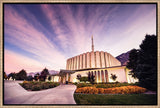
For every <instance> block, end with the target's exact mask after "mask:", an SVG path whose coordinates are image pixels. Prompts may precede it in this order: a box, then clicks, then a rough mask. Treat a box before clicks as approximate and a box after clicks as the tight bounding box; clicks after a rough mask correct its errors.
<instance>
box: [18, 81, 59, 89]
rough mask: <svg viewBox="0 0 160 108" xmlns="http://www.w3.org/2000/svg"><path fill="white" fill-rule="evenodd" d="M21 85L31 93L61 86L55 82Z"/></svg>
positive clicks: (28, 82) (33, 82)
mask: <svg viewBox="0 0 160 108" xmlns="http://www.w3.org/2000/svg"><path fill="white" fill-rule="evenodd" d="M20 85H21V86H22V87H23V88H24V89H26V90H31V91H38V90H42V89H49V88H54V87H57V86H58V85H59V83H55V82H41V81H40V82H38V81H23V83H20Z"/></svg>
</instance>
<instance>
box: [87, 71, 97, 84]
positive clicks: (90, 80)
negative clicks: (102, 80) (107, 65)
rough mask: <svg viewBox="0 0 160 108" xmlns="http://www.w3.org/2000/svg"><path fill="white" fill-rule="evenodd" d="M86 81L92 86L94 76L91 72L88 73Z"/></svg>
mask: <svg viewBox="0 0 160 108" xmlns="http://www.w3.org/2000/svg"><path fill="white" fill-rule="evenodd" d="M88 81H89V82H90V83H92V84H93V83H94V82H95V76H94V75H93V72H88Z"/></svg>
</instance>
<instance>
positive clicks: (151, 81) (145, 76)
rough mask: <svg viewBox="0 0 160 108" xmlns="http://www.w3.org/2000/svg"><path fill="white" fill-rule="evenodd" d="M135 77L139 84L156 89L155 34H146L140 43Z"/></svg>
mask: <svg viewBox="0 0 160 108" xmlns="http://www.w3.org/2000/svg"><path fill="white" fill-rule="evenodd" d="M137 63H138V65H137V68H136V72H137V77H138V79H139V83H140V85H141V86H143V87H145V88H147V89H150V90H157V36H155V35H146V36H145V39H144V40H143V42H142V43H141V45H140V51H139V55H138V60H137Z"/></svg>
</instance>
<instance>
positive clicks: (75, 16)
mask: <svg viewBox="0 0 160 108" xmlns="http://www.w3.org/2000/svg"><path fill="white" fill-rule="evenodd" d="M36 6H37V7H38V8H37V10H38V11H37V12H35V13H36V14H35V13H34V12H32V11H31V10H30V11H29V9H30V8H35V7H34V6H31V7H27V6H26V5H22V6H19V5H15V6H12V5H5V7H4V23H5V25H4V32H5V33H4V34H5V42H6V43H10V44H11V45H14V46H16V47H17V48H18V49H21V50H24V51H25V52H28V53H30V55H27V54H23V53H24V52H23V53H21V52H20V51H17V50H16V51H15V49H14V48H13V49H12V48H10V47H8V46H7V44H6V46H5V50H8V52H11V53H16V54H18V55H21V56H20V57H22V56H23V57H27V58H30V59H32V60H34V61H36V62H39V63H40V66H39V67H42V66H43V68H44V66H45V67H48V68H49V69H56V70H59V69H61V68H65V63H66V60H67V58H69V57H73V56H76V55H78V54H81V53H85V52H87V51H91V35H93V36H94V43H95V50H103V51H106V52H109V53H111V54H112V55H113V56H117V55H119V54H121V53H124V52H126V51H128V50H130V49H132V48H138V45H139V44H140V43H141V41H142V40H143V39H144V36H145V34H146V33H148V34H155V33H156V7H155V5H143V4H142V5H141V4H139V5H138V4H137V5H120V4H115V5H113V4H112V5H111V4H99V5H96V4H72V5H71V4H70V5H68V4H39V5H36ZM18 9H19V10H18ZM40 19H43V20H41V21H40ZM31 54H33V55H32V56H31ZM14 55H15V54H14ZM23 57H22V58H23ZM6 63H7V62H6ZM6 63H5V64H6ZM17 64H19V65H20V64H21V62H19V63H17ZM31 64H32V63H31ZM6 69H7V67H6Z"/></svg>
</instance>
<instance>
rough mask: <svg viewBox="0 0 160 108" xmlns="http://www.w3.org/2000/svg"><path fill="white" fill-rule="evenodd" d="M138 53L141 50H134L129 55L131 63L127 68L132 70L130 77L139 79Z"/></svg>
mask: <svg viewBox="0 0 160 108" xmlns="http://www.w3.org/2000/svg"><path fill="white" fill-rule="evenodd" d="M138 52H139V50H136V49H132V50H131V51H130V53H129V59H128V60H129V62H128V63H127V68H128V69H131V71H130V75H132V77H134V78H137V73H136V68H137V61H138Z"/></svg>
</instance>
